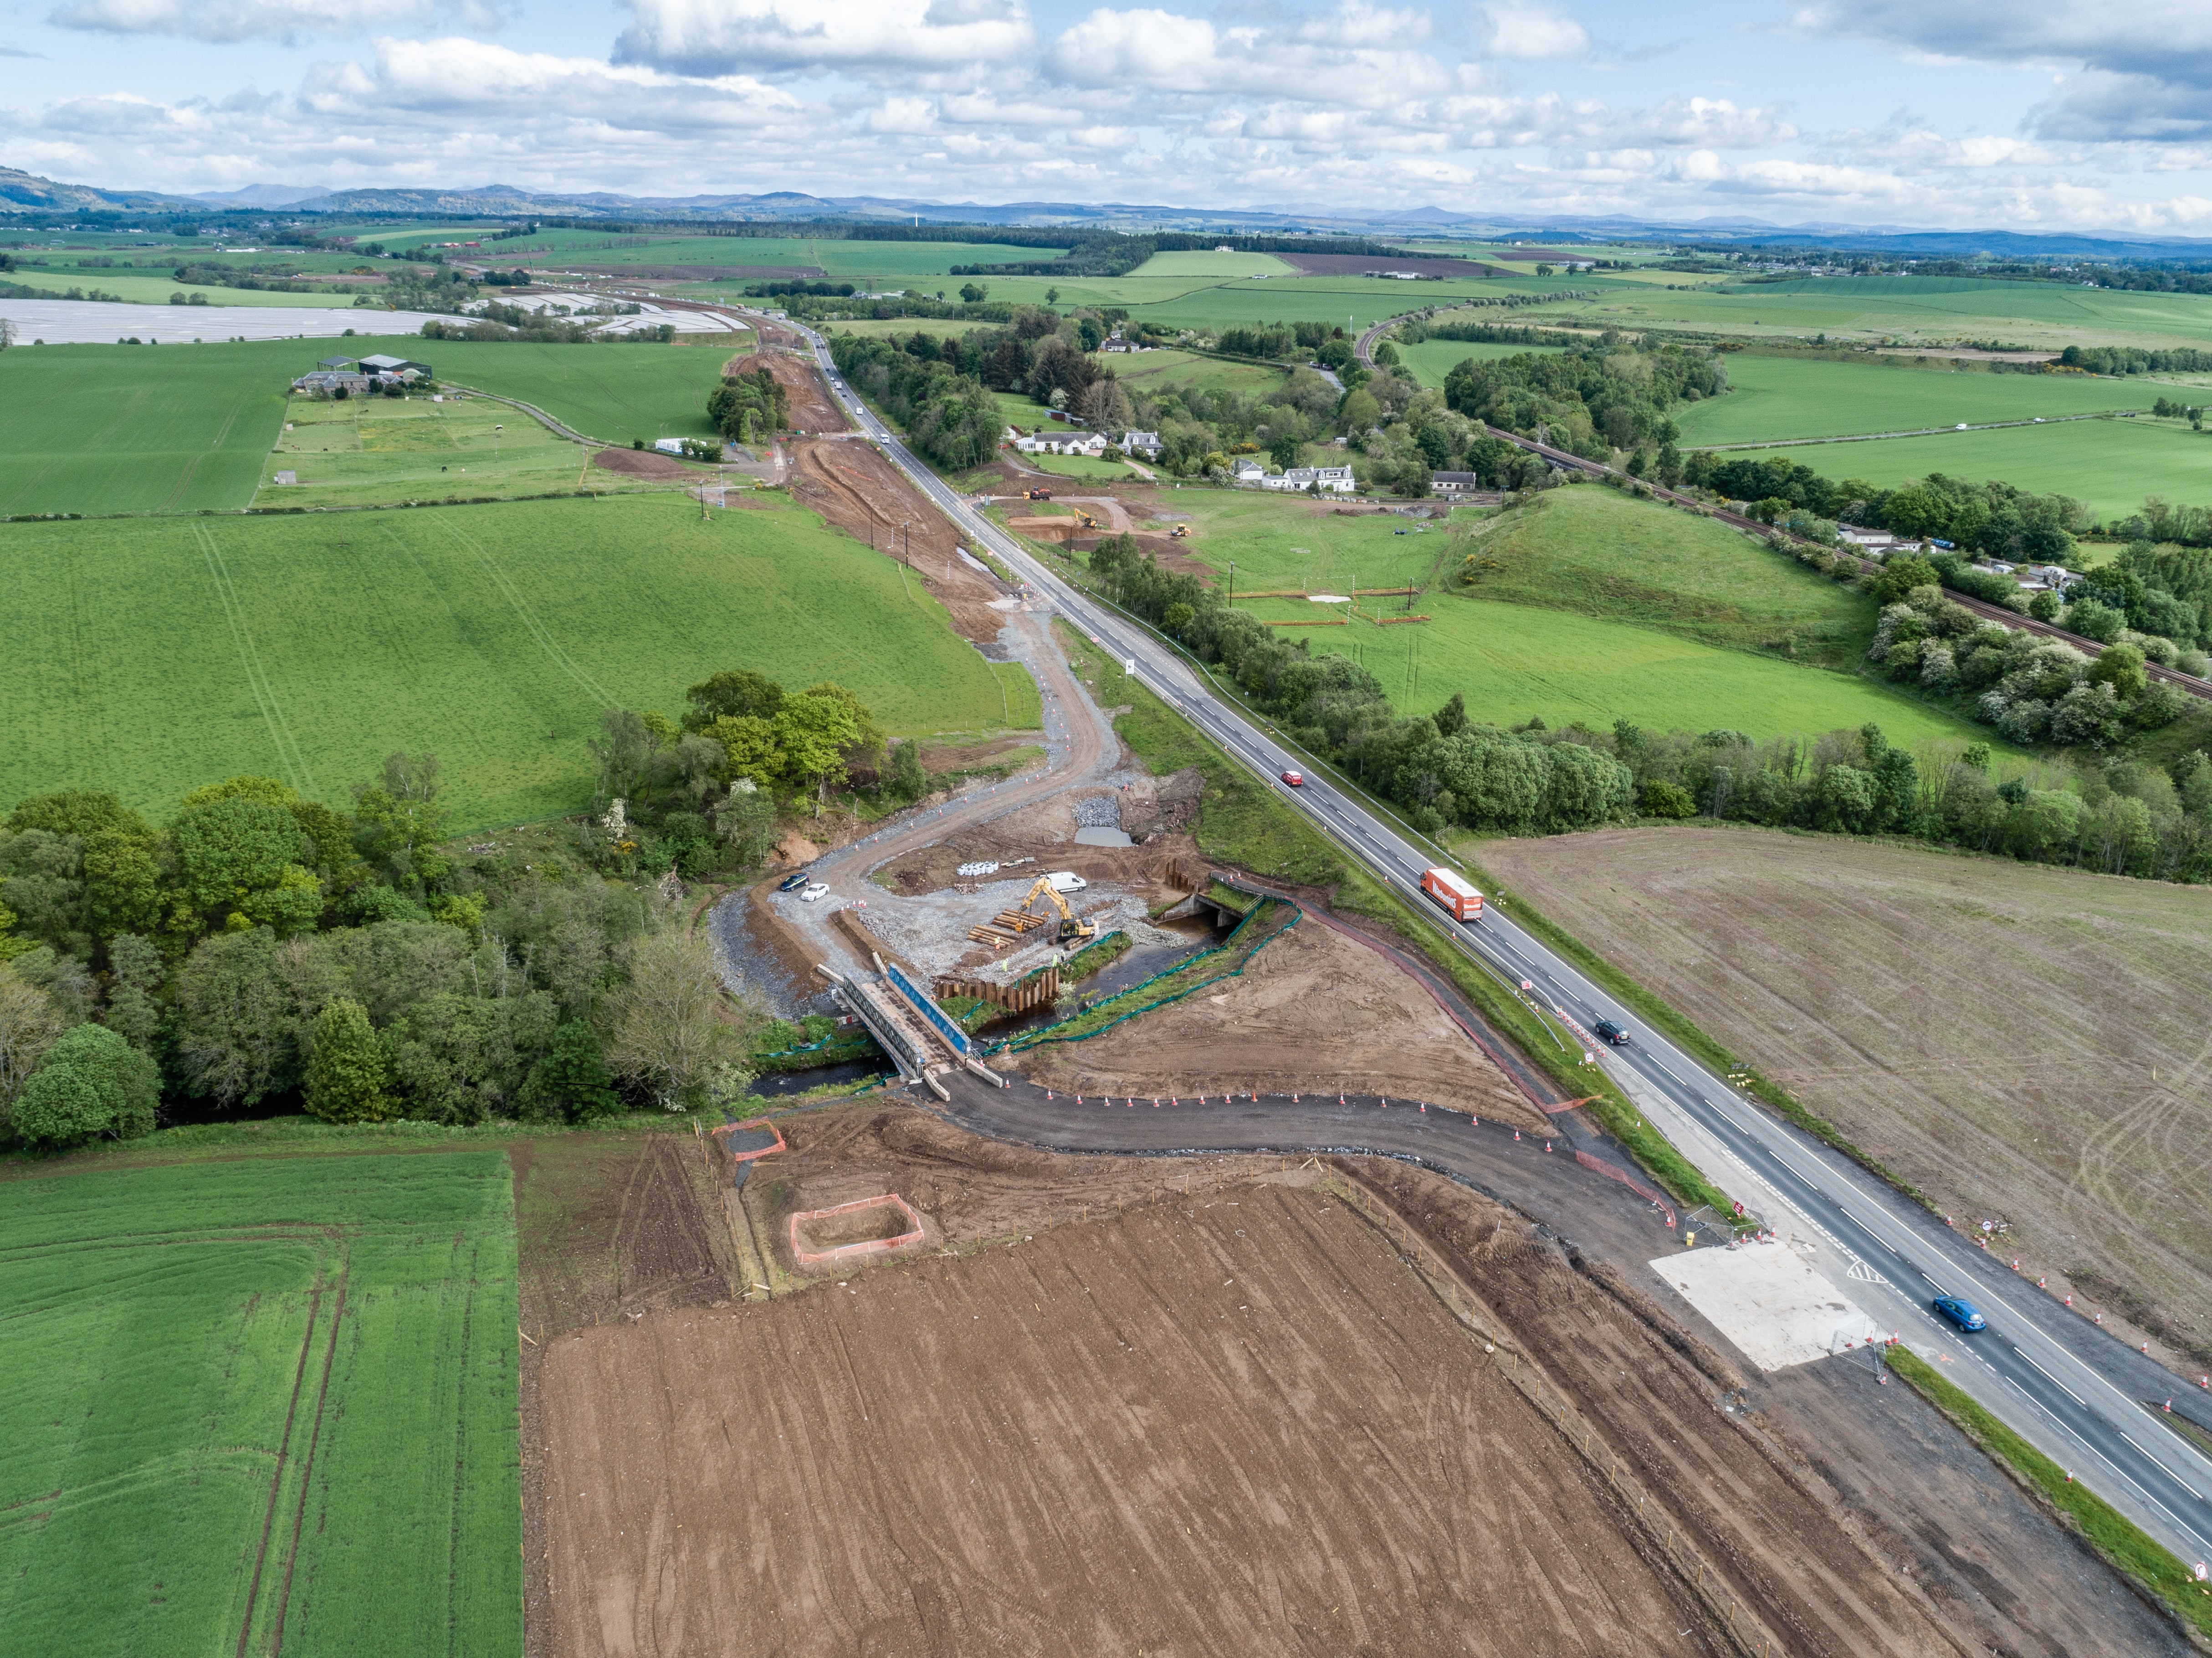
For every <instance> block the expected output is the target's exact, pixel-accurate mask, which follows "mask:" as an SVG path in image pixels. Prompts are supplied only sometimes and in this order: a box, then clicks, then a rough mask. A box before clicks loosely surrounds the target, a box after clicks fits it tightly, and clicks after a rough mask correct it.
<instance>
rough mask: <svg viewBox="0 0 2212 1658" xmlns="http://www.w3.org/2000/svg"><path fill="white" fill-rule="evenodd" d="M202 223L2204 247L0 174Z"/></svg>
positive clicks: (1476, 215) (2076, 249)
mask: <svg viewBox="0 0 2212 1658" xmlns="http://www.w3.org/2000/svg"><path fill="white" fill-rule="evenodd" d="M179 209H188V210H195V211H197V212H202V213H218V212H221V213H236V212H240V211H245V212H256V211H259V212H270V211H276V212H287V213H296V214H299V215H301V216H303V217H306V216H320V215H337V216H345V217H348V218H356V219H358V218H372V219H374V218H434V219H436V218H444V219H516V218H522V217H526V216H527V217H532V218H550V219H586V220H609V221H623V220H629V221H636V222H658V223H676V224H681V223H684V222H723V223H729V222H793V221H796V222H805V221H808V220H829V219H841V220H855V219H858V220H874V221H878V222H892V223H896V222H901V221H904V222H920V223H922V224H960V225H1005V226H1009V227H1029V228H1046V227H1060V226H1066V227H1071V228H1079V229H1097V230H1117V231H1125V232H1138V231H1158V230H1174V231H1193V232H1200V233H1205V232H1215V231H1218V232H1223V233H1233V232H1240V231H1241V232H1246V233H1267V232H1274V233H1285V232H1298V231H1311V232H1316V233H1318V234H1322V235H1331V236H1346V235H1364V236H1369V237H1375V236H1389V237H1403V238H1410V237H1419V236H1433V237H1439V238H1450V239H1480V240H1486V241H1509V240H1527V241H1534V242H1536V243H1539V244H1540V245H1544V246H1556V245H1558V244H1560V243H1563V242H1564V243H1571V242H1578V241H1589V242H1607V241H1622V242H1664V243H1670V244H1681V243H1699V244H1704V245H1706V246H1715V245H1725V246H1734V247H1760V248H1773V249H1777V250H1783V251H1787V250H1790V249H1797V248H1805V249H1811V248H1836V249H1839V250H1847V251H1864V252H1875V253H1881V254H1886V255H1888V256H1890V257H1893V258H1910V257H1915V256H1917V257H1923V258H1926V257H1936V258H1974V257H1976V256H1978V255H1989V256H1991V257H1994V258H2039V257H2051V258H2088V259H2144V258H2212V240H2204V239H2199V238H2191V237H2172V236H2167V237H2153V236H2144V235H2140V234H2133V233H2129V232H2106V233H2102V234H2084V233H2076V232H2071V231H2054V232H2049V233H2043V232H2036V231H2016V230H1947V229H1917V228H1912V227H1911V226H1906V225H1872V226H1869V225H1846V224H1835V223H1826V222H1815V223H1808V224H1798V225H1775V224H1769V223H1767V222H1765V221H1763V220H1759V219H1751V218H1741V217H1714V218H1707V219H1701V220H1696V221H1686V222H1655V221H1648V220H1642V219H1632V218H1626V217H1622V216H1618V215H1600V216H1589V217H1579V218H1567V217H1561V216H1549V215H1539V216H1531V217H1528V218H1519V217H1504V216H1498V215H1497V214H1493V213H1480V212H1465V211H1459V212H1453V211H1447V210H1444V209H1443V208H1438V207H1433V206H1431V207H1419V208H1403V209H1393V210H1376V211H1373V212H1365V213H1362V212H1358V211H1353V212H1348V213H1347V212H1339V213H1336V214H1333V215H1316V214H1314V213H1311V212H1301V213H1291V212H1284V211H1279V210H1273V209H1265V208H1201V207H1173V206H1166V205H1163V204H1160V203H1134V202H1105V203H1091V202H1049V201H1042V202H1040V201H1024V202H1000V203H986V202H931V201H921V200H917V199H913V198H907V197H884V196H813V195H809V194H807V193H805V191H789V190H778V191H765V192H763V193H759V194H740V193H728V194H702V195H696V196H631V195H626V194H622V193H619V192H615V191H529V190H524V189H521V188H519V187H518V186H516V185H503V184H484V185H468V186H465V187H461V188H456V189H419V190H337V191H332V190H327V189H325V187H323V186H321V185H246V186H245V187H244V188H242V189H239V190H232V191H204V192H202V193H200V194H198V195H195V196H189V197H185V196H166V195H161V194H160V193H158V192H155V191H118V190H101V189H95V188H94V187H92V186H90V185H67V184H58V183H56V182H55V181H54V180H52V179H41V178H39V177H36V176H34V175H33V174H31V173H21V172H18V171H16V170H15V169H13V168H9V167H0V218H4V217H5V216H8V215H9V214H23V213H52V212H70V211H73V210H82V211H91V210H106V211H109V212H174V211H176V210H179Z"/></svg>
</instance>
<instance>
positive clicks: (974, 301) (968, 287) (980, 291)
mask: <svg viewBox="0 0 2212 1658" xmlns="http://www.w3.org/2000/svg"><path fill="white" fill-rule="evenodd" d="M990 291H991V290H990V289H989V288H987V287H986V286H984V284H982V283H981V282H963V283H961V284H960V297H961V298H962V299H963V300H964V301H967V303H969V305H981V304H982V303H983V301H984V298H985V297H986V296H987V295H988V294H989V293H990Z"/></svg>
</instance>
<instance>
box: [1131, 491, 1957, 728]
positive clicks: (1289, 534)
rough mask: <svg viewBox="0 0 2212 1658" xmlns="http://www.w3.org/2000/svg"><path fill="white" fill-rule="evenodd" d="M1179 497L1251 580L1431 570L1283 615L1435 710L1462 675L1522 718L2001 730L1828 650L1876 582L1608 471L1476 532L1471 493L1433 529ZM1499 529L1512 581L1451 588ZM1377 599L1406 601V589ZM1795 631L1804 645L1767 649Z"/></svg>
mask: <svg viewBox="0 0 2212 1658" xmlns="http://www.w3.org/2000/svg"><path fill="white" fill-rule="evenodd" d="M1175 507H1176V510H1177V512H1178V513H1181V514H1183V515H1186V516H1188V517H1189V518H1190V519H1192V520H1193V522H1194V525H1196V528H1195V530H1194V535H1193V538H1192V544H1191V551H1192V553H1193V555H1194V556H1196V557H1197V558H1199V559H1200V560H1201V561H1203V562H1205V563H1206V564H1207V565H1209V566H1210V567H1212V568H1213V569H1214V570H1215V571H1217V572H1219V573H1221V574H1222V575H1223V576H1224V577H1225V576H1226V574H1227V570H1228V566H1229V562H1230V561H1231V560H1232V559H1233V560H1235V562H1236V565H1237V575H1236V580H1237V592H1239V593H1248V592H1255V591H1261V590H1266V589H1270V588H1286V587H1287V588H1300V587H1302V588H1304V590H1305V591H1307V592H1337V593H1345V592H1351V591H1352V589H1353V588H1354V587H1394V586H1407V585H1416V586H1426V587H1427V588H1428V591H1426V592H1424V593H1423V594H1422V595H1421V596H1420V597H1419V598H1418V599H1416V600H1415V601H1414V604H1415V605H1416V608H1417V611H1418V612H1419V613H1425V614H1427V615H1429V616H1432V617H1433V618H1434V620H1432V621H1431V622H1427V623H1411V624H1406V625H1401V626H1395V627H1389V628H1378V627H1376V626H1374V625H1373V624H1372V623H1368V622H1366V621H1364V620H1359V619H1356V618H1355V619H1354V620H1353V621H1352V624H1351V625H1350V626H1349V627H1345V628H1297V629H1285V630H1284V633H1285V637H1290V638H1304V639H1305V640H1307V641H1310V643H1311V645H1312V647H1313V648H1314V649H1315V650H1317V651H1319V650H1336V651H1343V652H1346V653H1350V654H1352V655H1354V656H1357V657H1358V659H1360V660H1361V661H1363V662H1364V664H1365V665H1367V666H1368V667H1369V668H1370V670H1372V671H1374V672H1375V674H1376V677H1379V678H1380V679H1381V680H1382V682H1383V689H1385V690H1387V691H1388V692H1389V694H1390V695H1391V697H1392V699H1393V700H1394V701H1396V702H1397V703H1398V704H1399V706H1400V707H1401V708H1405V709H1407V710H1408V711H1410V712H1413V713H1419V714H1426V713H1431V712H1433V711H1434V710H1435V709H1437V708H1440V707H1442V706H1443V703H1444V702H1446V701H1449V698H1450V697H1451V695H1452V694H1453V693H1454V692H1455V691H1456V692H1460V693H1462V695H1465V696H1466V698H1467V708H1468V713H1469V714H1471V715H1473V716H1474V718H1476V719H1478V720H1491V721H1495V722H1497V723H1499V724H1509V725H1510V724H1513V723H1516V722H1518V721H1520V720H1525V719H1527V718H1528V716H1529V715H1531V714H1541V716H1542V717H1543V718H1544V719H1545V720H1547V722H1548V723H1550V724H1552V725H1554V726H1559V725H1565V724H1567V723H1569V722H1570V721H1572V720H1583V721H1586V722H1587V723H1589V724H1590V725H1593V726H1598V727H1600V728H1601V729H1602V728H1604V727H1606V726H1610V725H1611V724H1612V722H1613V720H1615V719H1618V718H1626V719H1629V720H1634V721H1636V722H1637V723H1638V724H1639V725H1644V726H1655V727H1659V728H1662V729H1663V728H1670V727H1674V726H1680V727H1682V728H1684V729H1686V730H1692V731H1708V730H1711V729H1714V728H1716V727H1720V726H1727V727H1731V728H1733V729H1735V730H1739V731H1743V732H1749V733H1751V734H1752V735H1753V736H1754V737H1758V738H1767V737H1772V736H1778V735H1785V734H1790V733H1803V734H1806V735H1812V734H1814V733H1817V732H1825V731H1830V730H1832V729H1834V728H1836V727H1837V726H1862V725H1864V724H1865V723H1866V722H1867V721H1868V720H1875V721H1877V722H1879V723H1880V724H1881V727H1882V729H1883V730H1884V731H1886V732H1889V733H1890V734H1891V735H1892V736H1893V738H1896V739H1897V740H1899V741H1900V742H1917V741H1918V740H1919V739H1921V738H1929V737H1942V738H1952V739H1956V740H1959V741H1965V742H1971V741H1976V740H1982V739H1983V738H1984V737H1985V734H1984V733H1978V732H1976V730H1975V729H1974V728H1973V727H1971V726H1967V725H1966V724H1964V723H1963V722H1961V721H1959V720H1954V719H1952V718H1951V717H1949V716H1948V715H1947V714H1942V713H1939V712H1937V711H1936V710H1935V709H1932V708H1927V707H1924V706H1923V705H1922V704H1920V703H1918V702H1916V701H1912V700H1911V698H1909V697H1905V696H1903V695H1899V694H1898V693H1896V692H1893V691H1890V690H1887V689H1884V688H1883V687H1881V686H1880V685H1878V684H1875V683H1873V682H1872V681H1870V680H1866V679H1863V678H1860V677H1857V675H1856V674H1853V673H1849V672H1838V671H1828V670H1826V669H1824V668H1821V667H1819V666H1815V665H1813V664H1814V663H1816V662H1820V661H1832V662H1836V663H1838V664H1844V665H1849V664H1851V663H1852V662H1853V661H1854V660H1855V653H1856V652H1857V651H1858V650H1862V649H1863V640H1864V638H1865V637H1866V635H1867V634H1868V633H1869V631H1870V629H1871V627H1872V623H1873V616H1872V613H1871V609H1870V607H1869V605H1868V604H1867V603H1866V601H1864V600H1863V599H1860V598H1855V597H1853V596H1852V595H1850V594H1849V593H1847V592H1844V591H1843V590H1842V589H1841V588H1838V587H1836V586H1832V584H1830V583H1826V582H1824V581H1822V580H1820V579H1819V578H1817V577H1815V576H1814V575H1813V574H1810V573H1809V572H1807V571H1804V570H1802V569H1801V568H1799V567H1798V566H1796V564H1794V563H1792V562H1789V561H1786V560H1784V559H1780V558H1777V557H1776V556H1774V555H1773V554H1771V553H1769V552H1767V551H1765V550H1764V549H1763V548H1760V547H1759V546H1758V545H1756V544H1753V542H1751V541H1749V540H1747V539H1746V538H1745V537H1742V536H1740V535H1736V534H1735V533H1734V532H1732V531H1727V530H1724V529H1723V528H1721V527H1720V526H1719V525H1715V524H1712V523H1711V522H1709V521H1706V520H1703V519H1695V518H1691V517H1689V516H1687V515H1686V514H1682V513H1676V512H1674V511H1671V510H1669V509H1667V508H1664V507H1656V506H1654V505H1651V504H1649V503H1645V502H1638V501H1632V500H1630V499H1629V498H1627V497H1626V496H1624V495H1619V494H1617V493H1616V492H1614V491H1613V490H1610V489H1597V488H1574V489H1562V490H1559V491H1556V492H1553V493H1551V494H1549V495H1546V496H1545V497H1544V498H1543V506H1542V507H1541V509H1540V510H1539V511H1538V512H1537V513H1534V514H1533V515H1517V516H1512V517H1509V518H1508V519H1505V520H1504V521H1502V522H1500V523H1499V524H1498V527H1497V528H1496V529H1494V530H1492V531H1487V532H1486V533H1485V534H1484V535H1481V536H1478V537H1474V539H1473V540H1472V541H1470V542H1467V543H1465V544H1462V540H1461V538H1460V536H1459V534H1458V533H1457V531H1458V526H1459V525H1462V524H1474V523H1480V522H1483V521H1486V520H1485V519H1483V517H1482V516H1481V515H1480V514H1477V513H1473V512H1472V511H1468V510H1462V512H1461V513H1457V514H1455V517H1454V520H1453V524H1454V528H1453V530H1452V531H1446V530H1444V529H1443V528H1435V529H1431V530H1429V531H1426V532H1425V533H1423V532H1419V531H1412V530H1411V527H1410V526H1409V525H1407V523H1406V521H1405V520H1404V519H1397V518H1393V517H1388V516H1369V517H1363V518H1338V517H1335V516H1334V514H1333V513H1331V512H1330V510H1329V509H1328V508H1327V507H1308V506H1303V505H1294V504H1291V503H1288V502H1285V501H1278V500H1273V499H1270V498H1268V497H1266V496H1259V495H1243V494H1237V495H1231V494H1227V493H1225V492H1216V491H1212V490H1186V491H1183V492H1182V494H1180V495H1177V496H1176V500H1175ZM1401 529H1403V530H1407V531H1408V533H1407V534H1405V535H1402V536H1401V535H1398V534H1396V533H1395V531H1398V530H1401ZM1491 536H1501V537H1510V540H1509V541H1508V542H1506V543H1505V544H1504V550H1503V552H1502V553H1499V554H1493V555H1492V556H1497V557H1498V562H1499V563H1500V565H1501V566H1503V567H1504V568H1503V569H1502V570H1501V571H1499V572H1498V573H1496V574H1492V575H1491V576H1489V577H1487V578H1486V581H1487V582H1490V583H1494V584H1496V585H1495V586H1479V587H1477V588H1476V589H1474V592H1473V595H1472V596H1469V595H1468V594H1463V593H1462V592H1456V591H1452V590H1450V589H1449V588H1448V587H1447V586H1446V585H1445V584H1444V583H1443V581H1442V580H1441V579H1440V578H1441V577H1442V576H1443V575H1444V574H1447V573H1448V572H1449V571H1450V570H1452V569H1455V568H1457V566H1458V564H1459V562H1460V560H1461V558H1462V556H1463V554H1464V551H1465V550H1467V549H1468V548H1475V549H1481V550H1484V551H1489V550H1490V549H1489V537H1491ZM1493 595H1495V596H1493ZM1237 603H1238V605H1239V607H1240V608H1243V609H1248V610H1251V611H1252V613H1253V614H1255V615H1256V616H1262V617H1266V618H1267V619H1270V620H1301V621H1311V620H1315V619H1317V618H1320V617H1323V616H1340V615H1342V614H1344V613H1345V607H1344V606H1341V605H1334V606H1323V605H1318V604H1310V603H1309V602H1307V601H1305V600H1303V599H1297V598H1288V599H1280V598H1277V599H1264V598H1263V599H1244V598H1240V599H1239V600H1238V601H1237ZM1361 603H1362V604H1363V606H1364V607H1367V608H1368V609H1370V610H1375V609H1378V608H1379V609H1380V610H1381V611H1382V612H1383V614H1389V613H1391V612H1392V611H1394V610H1398V608H1399V607H1400V606H1401V605H1402V604H1403V603H1404V601H1402V600H1400V599H1395V598H1370V599H1365V600H1363V601H1361ZM1793 631H1794V632H1795V633H1796V635H1797V647H1798V659H1796V660H1795V661H1790V660H1784V659H1782V658H1781V657H1779V656H1778V655H1776V654H1773V653H1765V652H1759V651H1758V650H1757V647H1759V646H1760V645H1763V644H1765V643H1766V642H1767V641H1778V640H1779V639H1780V638H1781V637H1782V636H1784V635H1787V634H1790V633H1791V632H1793ZM1730 647H1741V648H1730Z"/></svg>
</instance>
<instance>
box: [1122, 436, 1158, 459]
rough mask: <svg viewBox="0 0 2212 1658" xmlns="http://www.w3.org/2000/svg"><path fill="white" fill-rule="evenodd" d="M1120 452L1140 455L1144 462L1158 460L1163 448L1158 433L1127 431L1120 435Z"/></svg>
mask: <svg viewBox="0 0 2212 1658" xmlns="http://www.w3.org/2000/svg"><path fill="white" fill-rule="evenodd" d="M1162 447H1163V445H1162V444H1161V442H1160V434H1158V432H1138V431H1127V432H1124V433H1122V434H1121V452H1122V453H1123V454H1125V455H1142V456H1143V457H1144V458H1145V459H1146V460H1158V459H1159V458H1160V451H1161V449H1162Z"/></svg>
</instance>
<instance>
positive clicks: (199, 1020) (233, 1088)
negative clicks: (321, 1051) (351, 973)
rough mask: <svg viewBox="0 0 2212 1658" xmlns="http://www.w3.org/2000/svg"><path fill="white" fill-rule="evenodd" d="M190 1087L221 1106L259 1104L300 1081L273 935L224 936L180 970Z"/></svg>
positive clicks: (184, 1064)
mask: <svg viewBox="0 0 2212 1658" xmlns="http://www.w3.org/2000/svg"><path fill="white" fill-rule="evenodd" d="M176 997H177V1009H178V1013H179V1023H180V1027H181V1029H182V1033H183V1034H182V1037H181V1039H180V1040H179V1042H178V1045H177V1059H178V1063H179V1069H180V1070H181V1072H183V1075H184V1080H185V1085H186V1086H187V1087H188V1088H189V1089H190V1090H191V1092H193V1093H194V1094H197V1095H204V1096H210V1097H212V1098H213V1099H214V1100H215V1102H216V1103H217V1104H218V1105H221V1106H223V1107H225V1108H234V1107H237V1106H240V1105H255V1104H258V1103H259V1102H260V1101H261V1100H262V1099H263V1098H264V1097H265V1096H268V1095H270V1094H281V1093H282V1092H283V1091H284V1090H286V1089H288V1088H289V1087H291V1086H292V1084H294V1083H295V1082H296V1081H297V1080H298V1079H299V1072H298V1068H297V1066H298V1060H297V1053H296V1049H295V1043H294V1041H293V1030H294V1014H293V1009H292V1005H291V1001H290V999H289V997H288V996H287V995H286V994H285V991H284V987H283V983H282V981H280V980H279V979H278V977H277V971H276V935H275V934H274V933H272V932H269V931H268V930H267V929H266V928H259V927H257V928H256V929H254V930H253V931H252V932H218V933H216V935H215V936H214V937H213V938H209V939H206V940H204V942H203V943H202V944H200V945H199V947H198V948H197V949H196V950H193V951H192V953H191V956H190V957H187V958H186V959H185V964H184V965H183V966H182V967H181V968H179V969H178V970H177V982H176Z"/></svg>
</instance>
